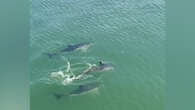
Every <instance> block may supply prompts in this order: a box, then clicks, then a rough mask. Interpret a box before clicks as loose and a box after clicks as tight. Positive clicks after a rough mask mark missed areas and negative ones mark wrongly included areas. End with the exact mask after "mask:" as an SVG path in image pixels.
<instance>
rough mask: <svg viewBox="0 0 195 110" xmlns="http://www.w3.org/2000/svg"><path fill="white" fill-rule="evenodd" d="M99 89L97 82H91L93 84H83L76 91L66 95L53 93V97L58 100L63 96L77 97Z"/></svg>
mask: <svg viewBox="0 0 195 110" xmlns="http://www.w3.org/2000/svg"><path fill="white" fill-rule="evenodd" d="M99 87H100V83H99V82H93V83H88V84H83V85H80V86H78V87H77V88H76V89H74V90H72V91H71V92H70V93H68V94H63V93H54V94H53V95H54V97H55V98H56V99H57V100H59V99H61V98H63V97H65V96H77V95H83V94H86V93H89V92H92V91H94V90H97V89H98V88H99Z"/></svg>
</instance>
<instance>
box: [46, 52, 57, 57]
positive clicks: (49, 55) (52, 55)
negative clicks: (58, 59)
mask: <svg viewBox="0 0 195 110" xmlns="http://www.w3.org/2000/svg"><path fill="white" fill-rule="evenodd" d="M45 55H47V56H48V57H49V58H53V57H54V56H55V55H56V54H51V53H45Z"/></svg>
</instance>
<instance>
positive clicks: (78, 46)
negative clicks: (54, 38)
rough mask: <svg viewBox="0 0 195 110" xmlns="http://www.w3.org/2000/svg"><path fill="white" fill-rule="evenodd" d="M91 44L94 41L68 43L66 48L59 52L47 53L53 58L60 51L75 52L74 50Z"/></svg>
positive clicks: (85, 47)
mask: <svg viewBox="0 0 195 110" xmlns="http://www.w3.org/2000/svg"><path fill="white" fill-rule="evenodd" d="M91 44H92V43H90V42H84V43H79V44H75V45H68V46H67V47H66V48H64V49H61V50H59V52H56V53H47V55H48V56H49V58H52V57H54V56H57V55H58V54H60V53H64V52H73V51H76V50H82V49H87V48H88V47H90V46H91Z"/></svg>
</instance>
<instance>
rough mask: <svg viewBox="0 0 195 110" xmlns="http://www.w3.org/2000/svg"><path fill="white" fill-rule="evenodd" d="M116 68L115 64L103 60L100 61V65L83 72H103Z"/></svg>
mask: <svg viewBox="0 0 195 110" xmlns="http://www.w3.org/2000/svg"><path fill="white" fill-rule="evenodd" d="M112 69H114V67H113V65H111V64H106V63H103V62H102V61H100V62H99V65H98V66H94V67H92V68H91V69H89V70H87V71H85V72H84V73H83V74H90V73H93V72H102V71H109V70H112Z"/></svg>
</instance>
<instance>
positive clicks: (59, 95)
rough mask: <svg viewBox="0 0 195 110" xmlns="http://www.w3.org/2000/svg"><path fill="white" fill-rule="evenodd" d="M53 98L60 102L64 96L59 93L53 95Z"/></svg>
mask: <svg viewBox="0 0 195 110" xmlns="http://www.w3.org/2000/svg"><path fill="white" fill-rule="evenodd" d="M53 96H54V97H55V98H56V99H57V100H60V99H61V98H63V97H64V96H65V95H64V94H59V93H54V94H53Z"/></svg>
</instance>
